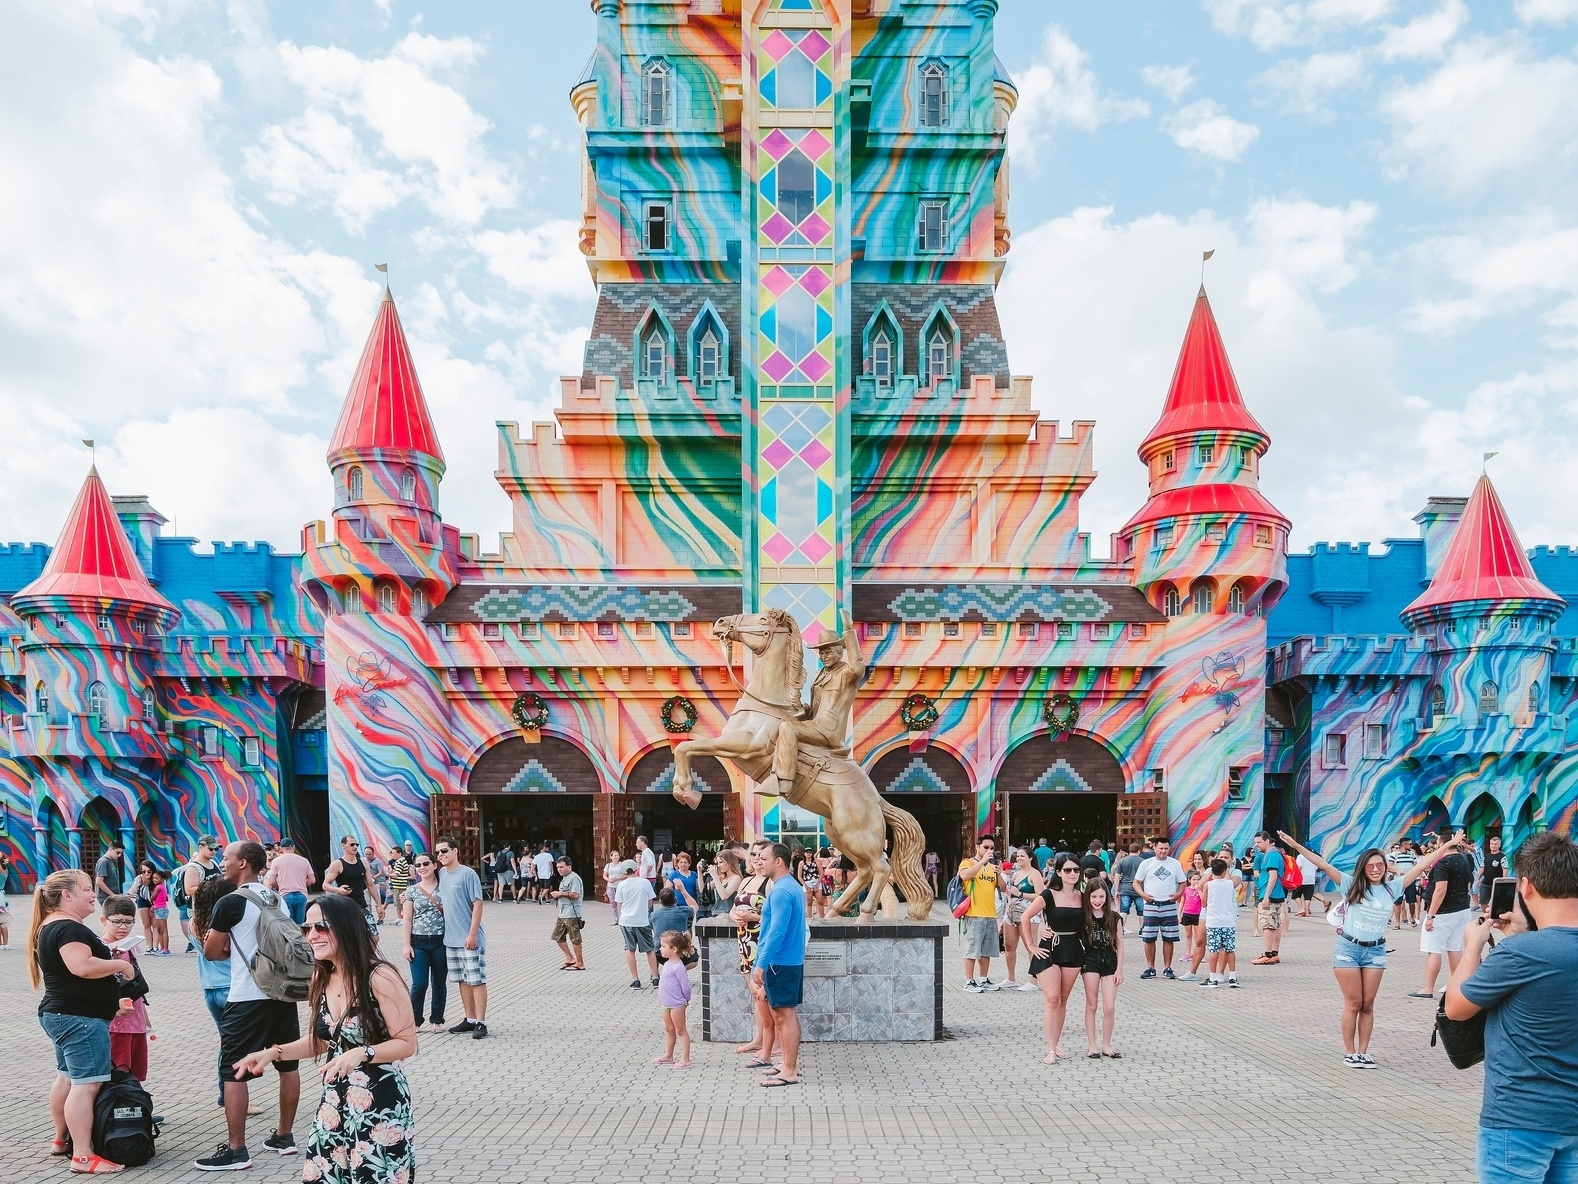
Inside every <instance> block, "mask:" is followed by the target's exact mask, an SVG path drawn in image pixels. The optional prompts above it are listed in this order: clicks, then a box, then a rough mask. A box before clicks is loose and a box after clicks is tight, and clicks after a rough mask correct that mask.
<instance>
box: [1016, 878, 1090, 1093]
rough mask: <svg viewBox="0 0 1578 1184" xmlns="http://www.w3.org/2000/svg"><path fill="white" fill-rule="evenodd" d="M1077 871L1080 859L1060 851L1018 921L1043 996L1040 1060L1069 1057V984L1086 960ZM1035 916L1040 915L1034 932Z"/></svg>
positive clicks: (1032, 974)
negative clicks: (1066, 1044) (1045, 881)
mask: <svg viewBox="0 0 1578 1184" xmlns="http://www.w3.org/2000/svg"><path fill="white" fill-rule="evenodd" d="M1079 877H1080V872H1079V861H1078V860H1077V859H1075V858H1074V857H1073V856H1072V855H1062V856H1059V857H1058V859H1057V862H1056V863H1055V864H1054V865H1053V868H1052V876H1051V878H1050V880H1049V882H1048V885H1047V888H1046V890H1045V891H1043V892H1038V893H1037V894H1036V897H1035V899H1034V900H1032V901H1031V902H1030V906H1029V907H1028V908H1027V909H1025V915H1024V916H1023V917H1022V918H1021V919H1020V922H1019V931H1020V935H1021V936H1022V937H1023V938H1024V941H1025V946H1026V947H1027V948H1028V949H1029V950H1030V951H1031V958H1030V977H1031V978H1033V979H1035V980H1036V983H1037V984H1038V985H1039V986H1040V987H1041V996H1042V998H1043V999H1044V1000H1045V1009H1044V1010H1043V1012H1042V1020H1041V1023H1042V1028H1043V1029H1044V1030H1045V1032H1046V1038H1047V1055H1046V1056H1044V1057H1042V1058H1041V1063H1042V1064H1043V1065H1055V1064H1057V1062H1058V1061H1066V1060H1069V1059H1070V1057H1069V1054H1068V1053H1066V1052H1064V1051H1063V1049H1062V1047H1061V1042H1062V1040H1063V1021H1064V1019H1065V1017H1066V1015H1067V1011H1068V993H1069V992H1070V991H1071V990H1073V989H1074V983H1075V982H1076V981H1078V979H1079V974H1080V968H1081V967H1083V966H1084V964H1085V943H1084V941H1083V940H1082V937H1081V934H1082V933H1083V932H1084V928H1085V905H1084V901H1083V900H1081V899H1080V894H1079ZM1038 917H1040V918H1041V919H1042V921H1043V928H1042V930H1041V933H1040V935H1039V938H1038V936H1037V934H1036V919H1037V918H1038Z"/></svg>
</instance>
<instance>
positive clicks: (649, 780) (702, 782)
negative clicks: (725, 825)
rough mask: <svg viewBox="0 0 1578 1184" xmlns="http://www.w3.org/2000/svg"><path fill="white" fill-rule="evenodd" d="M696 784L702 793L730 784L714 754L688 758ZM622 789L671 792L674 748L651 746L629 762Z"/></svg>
mask: <svg viewBox="0 0 1578 1184" xmlns="http://www.w3.org/2000/svg"><path fill="white" fill-rule="evenodd" d="M690 769H691V773H692V775H694V777H695V778H696V788H697V789H699V790H701V792H702V793H729V792H730V791H732V790H733V788H734V785H733V783H732V782H730V780H729V773H728V770H727V769H725V768H724V767H723V763H722V762H721V761H719V760H718V758H717V757H712V756H698V757H693V758H692V759H691V762H690ZM624 792H625V793H673V792H674V752H673V750H672V749H671V748H669V746H668V745H667V744H664V745H662V746H660V747H657V748H653V749H651V750H650V751H648V752H647V753H645V754H644V755H643V756H642V757H641V758H640V759H638V760H637V761H636V763H635V764H634V765H632V766H631V768H630V772H629V773H628V774H627V775H626V776H625V784H624Z"/></svg>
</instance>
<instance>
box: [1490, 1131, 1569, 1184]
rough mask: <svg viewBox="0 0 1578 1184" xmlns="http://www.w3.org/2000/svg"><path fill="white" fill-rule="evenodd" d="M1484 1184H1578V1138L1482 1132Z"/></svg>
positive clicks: (1524, 1133)
mask: <svg viewBox="0 0 1578 1184" xmlns="http://www.w3.org/2000/svg"><path fill="white" fill-rule="evenodd" d="M1478 1167H1479V1179H1480V1184H1578V1135H1558V1134H1553V1133H1551V1132H1549V1131H1522V1130H1503V1129H1502V1128H1501V1127H1494V1126H1482V1127H1480V1128H1479V1155H1478Z"/></svg>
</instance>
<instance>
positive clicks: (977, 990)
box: [959, 978, 1003, 995]
mask: <svg viewBox="0 0 1578 1184" xmlns="http://www.w3.org/2000/svg"><path fill="white" fill-rule="evenodd" d="M959 989H960V990H961V991H963V992H964V993H965V994H966V995H980V994H983V993H985V992H987V991H1001V990H1002V989H1003V988H1002V985H1001V984H1000V983H994V982H993V981H992V980H991V979H989V978H983V979H981V980H979V981H977V980H976V979H973V978H972V979H970V981H969V982H967V983H965V984H964V986H962V987H960V988H959Z"/></svg>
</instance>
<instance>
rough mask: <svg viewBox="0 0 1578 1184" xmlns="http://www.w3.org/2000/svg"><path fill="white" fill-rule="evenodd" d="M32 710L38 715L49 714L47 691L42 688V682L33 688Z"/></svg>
mask: <svg viewBox="0 0 1578 1184" xmlns="http://www.w3.org/2000/svg"><path fill="white" fill-rule="evenodd" d="M33 710H34V711H36V712H38V714H39V715H48V714H49V692H48V691H46V690H45V689H44V684H43V683H42V682H40V683H39V684H38V685H37V686H36V687H34V688H33Z"/></svg>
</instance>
